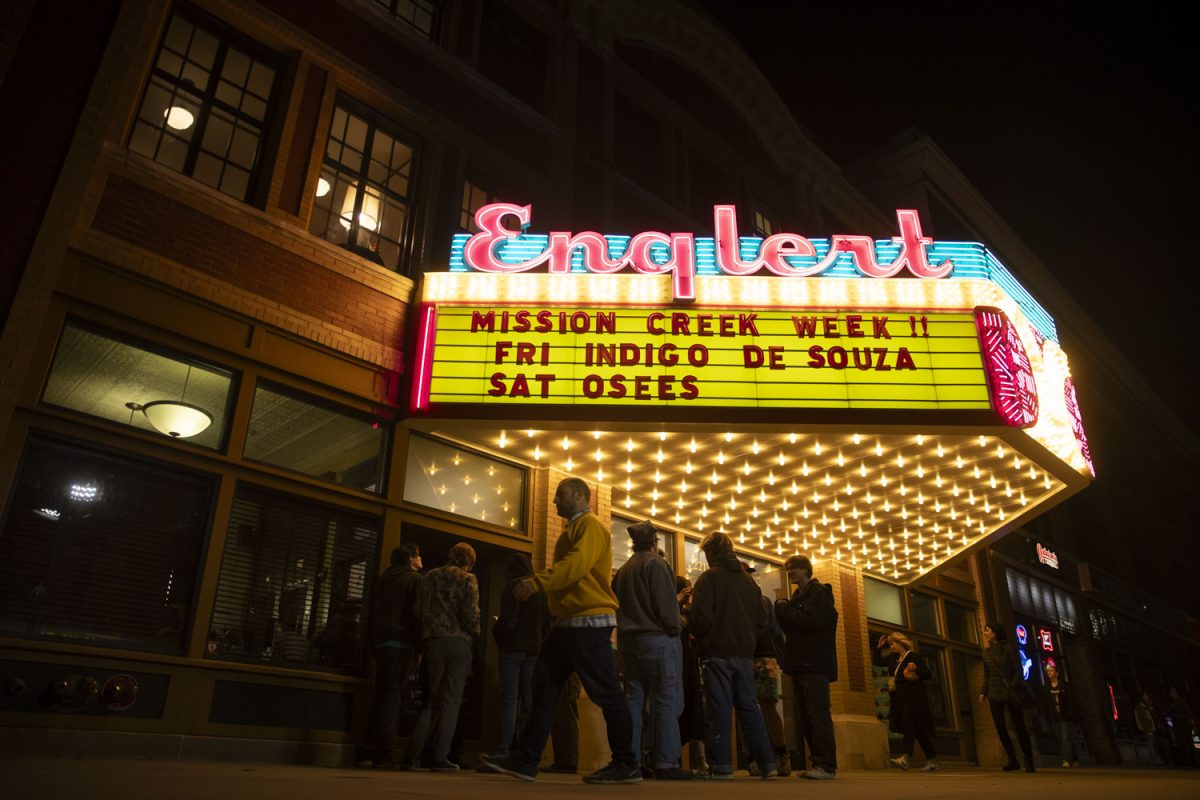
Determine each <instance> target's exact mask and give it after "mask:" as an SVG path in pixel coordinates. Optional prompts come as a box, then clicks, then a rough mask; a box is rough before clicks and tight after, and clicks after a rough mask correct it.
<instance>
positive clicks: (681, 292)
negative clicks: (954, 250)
mask: <svg viewBox="0 0 1200 800" xmlns="http://www.w3.org/2000/svg"><path fill="white" fill-rule="evenodd" d="M532 213H533V207H532V206H529V205H523V206H521V205H516V204H513V203H491V204H489V205H485V206H482V207H481V208H480V209H479V210H478V211H476V212H475V224H476V226H478V228H479V233H476V234H475V235H474V236H472V237H471V238H470V239H468V240H467V243H466V246H465V247H464V249H463V261H464V262H465V263H466V265H467V266H469V267H472V268H474V269H476V270H479V271H480V272H501V273H505V272H525V271H527V270H531V269H534V268H535V267H539V266H542V265H545V266H546V268H547V270H548V271H549V272H550V273H567V272H570V271H571V260H572V254H573V253H574V252H575V251H576V250H579V251H582V254H583V265H584V267H585V268H586V269H587V271H589V272H595V273H611V272H619V271H621V270H623V269H626V268H630V269H632V270H633V271H634V272H639V273H643V274H647V275H659V274H664V273H671V276H672V288H673V292H674V297H675V299H676V300H682V301H687V302H691V301H694V300H695V299H696V280H695V279H696V271H697V270H696V245H697V240H696V237H695V235H694V234H691V233H670V234H667V233H662V232H659V231H644V232H642V233H639V234H636V235H635V236H633V237H631V238H630V239H629V241H628V243H627V244H626V246H625V248H624V250H623V251H622V252H621V253H620V254H614V253H613V252H612V247H611V243H610V241H609V239H608V238H607V237H605V236H602V235H601V234H599V233H596V232H594V231H583V232H581V233H570V232H569V231H551V232H550V234H549V235H548V236H547V237H546V239H547V241H546V246H545V247H544V248H543V249H542V250H541V252H537V253H531V254H530V257H529V258H524V259H520V260H515V261H514V260H508V259H502V258H500V256H499V255H498V254H497V246H499V245H502V244H504V243H506V242H512V241H514V240H516V239H518V238H519V237H521V235H522V231H523V230H524V229H525V228H526V227H528V226H529V223H530V220H531V218H532ZM506 217H515V218H516V221H517V222H518V223H520V226H521V228H520V230H512V229H510V228H507V227H505V224H504V223H505V218H506ZM896 220H897V222H898V223H899V228H900V235H899V236H894V237H892V241H893V242H894V243H895V244H896V245H899V251H898V252H897V254H896V256H895V258H893V259H892V260H891V261H890V262H887V263H880V262H879V260H878V259H877V257H876V249H875V242H874V240H873V239H872V238H871V237H869V236H863V235H858V234H838V235H836V236H834V237H832V239H831V240H830V242H829V247H828V250H827V251H826V252H825V253H824V255H823V256H821V257H819V258H818V252H817V248H816V247H815V246H814V244H813V242H812V241H811V240H809V239H808V238H806V237H804V236H800V235H799V234H795V233H776V234H773V235H771V236H768V237H766V238H765V239H764V240H763V242H762V246H761V248H760V249H759V251H758V254H757V256H755V257H753V258H744V257H743V256H742V255H741V253H740V252H739V241H740V240H739V238H738V230H737V209H736V208H735V207H734V206H731V205H719V206H713V228H714V230H715V232H716V236H715V244H714V248H715V253H714V256H715V261H716V265H717V269H718V270H719V271H720V272H723V273H725V274H726V275H753V274H754V273H756V272H759V271H760V270H762V269H764V268H765V269H766V270H767V271H769V272H771V273H773V274H775V275H779V276H781V277H791V278H804V277H811V276H815V275H820V274H821V273H822V272H824V271H826V270H827V269H829V268H830V267H832V266H833V265H834V263H835V262H836V261H837V259H838V256H839V255H840V254H842V253H849V254H851V256H852V257H853V259H854V261H855V264H856V266H857V268H858V271H859V273H860V274H862V275H863V276H864V277H868V278H890V277H893V276H895V275H899V274H900V273H901V272H903V271H904V270H907V271H908V272H909V273H910V274H912V275H913V276H915V277H917V278H926V279H938V278H945V277H947V276H949V275H950V273H951V272H952V270H953V269H954V263H953V262H952V261H951V260H950V259H945V260H944V261H942V262H941V263H939V264H937V265H933V264H930V263H929V259H928V257H927V255H926V252H925V248H926V246H927V245H932V244H933V239H932V238H930V237H928V236H924V235H923V234H922V232H921V220H920V218H919V217H918V216H917V212H916V211H913V210H909V209H897V211H896ZM814 259H815V261H814ZM798 262H799V263H798ZM809 262H811V263H809Z"/></svg>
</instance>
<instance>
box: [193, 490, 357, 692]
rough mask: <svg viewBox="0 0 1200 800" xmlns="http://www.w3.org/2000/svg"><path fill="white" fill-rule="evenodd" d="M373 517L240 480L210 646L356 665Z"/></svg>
mask: <svg viewBox="0 0 1200 800" xmlns="http://www.w3.org/2000/svg"><path fill="white" fill-rule="evenodd" d="M378 540H379V520H378V519H377V518H374V517H367V516H361V515H357V514H352V513H350V512H347V511H344V510H341V509H334V508H328V507H325V506H321V505H317V504H315V503H308V502H305V501H302V500H299V499H297V498H293V497H286V496H283V495H275V494H269V493H267V492H263V491H259V490H256V489H251V488H247V487H242V488H240V489H239V490H238V493H237V496H236V497H235V498H234V500H233V510H232V512H231V514H230V518H229V535H228V536H227V537H226V540H225V551H224V555H223V556H222V559H221V574H220V577H219V578H218V580H217V594H216V600H215V602H214V605H213V615H212V622H211V624H210V625H209V633H208V655H209V656H210V657H212V658H219V659H228V660H233V661H250V662H255V663H270V664H275V665H278V666H284V667H314V668H319V669H327V670H333V671H338V672H354V671H357V669H358V667H359V666H360V665H361V663H362V656H363V653H364V652H365V646H366V642H365V638H366V621H367V619H368V616H369V614H370V608H369V607H368V602H367V601H368V599H369V598H370V584H371V581H372V579H373V576H374V575H375V572H376V563H375V562H376V551H377V550H378Z"/></svg>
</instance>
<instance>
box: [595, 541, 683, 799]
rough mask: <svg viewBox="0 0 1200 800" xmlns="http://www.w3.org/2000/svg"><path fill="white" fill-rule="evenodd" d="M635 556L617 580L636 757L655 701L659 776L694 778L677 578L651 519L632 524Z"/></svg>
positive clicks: (619, 627) (619, 636) (653, 713)
mask: <svg viewBox="0 0 1200 800" xmlns="http://www.w3.org/2000/svg"><path fill="white" fill-rule="evenodd" d="M629 538H630V539H631V540H633V555H632V556H631V557H630V559H629V560H628V561H626V562H625V563H624V564H622V565H621V568H620V569H619V570H617V574H616V575H615V576H614V577H613V591H614V592H615V593H616V595H617V603H618V606H617V650H618V651H619V652H620V654H621V661H622V663H623V664H624V666H625V697H626V699H628V701H629V713H630V715H631V716H632V717H633V723H634V724H633V744H632V749H633V752H634V753H641V751H642V748H641V744H642V736H641V726H640V725H639V724H638V722H639V721H640V720H641V718H642V708H643V707H644V705H645V704H646V702H647V699H648V700H649V703H650V709H651V711H650V714H651V720H652V724H653V729H654V777H655V778H657V779H658V780H690V779H691V778H692V772H691V770H685V769H680V766H679V764H680V758H681V750H682V747H681V745H680V741H679V715H680V714H681V713H682V712H683V680H682V678H683V676H682V671H683V650H682V646H681V643H680V641H679V631H680V625H679V601H678V600H677V599H676V597H675V574H674V572H673V571H672V570H671V567H670V565H669V564H667V562H666V559H664V558H663V557H662V556H660V555H658V553H657V551H656V550H655V545H656V544H657V542H658V530H657V529H656V528H655V527H654V525H653V523H651V522H650V521H649V520H646V521H645V522H639V523H638V524H636V525H631V526H629Z"/></svg>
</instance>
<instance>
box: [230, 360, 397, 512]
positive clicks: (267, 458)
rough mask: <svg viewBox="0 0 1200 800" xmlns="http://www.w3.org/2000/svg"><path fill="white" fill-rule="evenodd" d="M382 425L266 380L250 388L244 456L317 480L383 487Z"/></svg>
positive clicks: (366, 487)
mask: <svg viewBox="0 0 1200 800" xmlns="http://www.w3.org/2000/svg"><path fill="white" fill-rule="evenodd" d="M386 444H387V437H386V435H385V427H384V426H383V425H382V424H380V423H379V422H378V421H377V420H375V419H372V418H370V417H369V416H367V415H365V414H358V413H354V412H352V411H349V410H348V409H335V408H332V407H330V406H328V405H326V404H323V403H321V402H320V401H318V400H316V398H307V397H302V396H300V395H299V393H294V392H292V391H289V390H285V389H283V388H282V387H279V386H276V385H274V384H271V383H267V382H265V381H260V382H259V384H258V386H256V387H255V389H254V409H253V410H252V411H251V413H250V431H249V433H248V434H247V436H246V449H245V456H246V458H251V459H254V460H255V461H263V462H265V463H267V464H274V465H275V466H277V467H283V468H284V469H290V470H295V471H296V472H301V473H304V474H305V475H311V476H313V477H315V478H320V479H322V480H327V481H331V482H333V483H338V484H341V485H343V486H350V487H353V488H355V489H362V490H364V491H368V492H376V493H378V492H380V491H382V487H381V485H380V484H381V480H382V477H383V456H384V450H385V446H386Z"/></svg>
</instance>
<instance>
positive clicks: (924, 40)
mask: <svg viewBox="0 0 1200 800" xmlns="http://www.w3.org/2000/svg"><path fill="white" fill-rule="evenodd" d="M702 5H703V6H704V7H705V8H706V9H707V10H708V11H709V13H710V14H712V15H713V16H715V17H717V18H718V19H719V20H720V21H721V22H722V23H723V24H724V25H725V26H726V27H727V28H728V29H729V30H730V31H731V32H732V33H733V34H734V36H736V37H737V38H738V39H739V40H740V41H741V42H742V44H743V46H744V47H745V49H746V50H747V51H748V52H749V53H750V55H751V57H752V58H753V59H754V60H755V61H756V63H758V65H759V66H760V67H761V68H762V70H763V72H764V73H765V74H766V76H767V77H768V79H770V80H771V82H772V83H773V84H774V85H775V87H776V89H777V90H778V92H779V94H780V96H781V97H782V98H783V100H784V101H785V102H786V103H787V104H788V105H789V106H790V107H791V108H792V110H793V112H794V114H795V116H796V118H797V119H798V120H799V122H800V123H801V124H802V125H804V126H805V127H806V128H808V129H809V130H810V131H811V132H812V134H813V137H814V138H815V140H816V143H817V144H818V146H820V147H821V148H822V149H823V150H824V151H825V152H826V153H827V154H829V155H830V157H832V158H833V159H834V160H835V161H836V162H837V163H839V164H843V165H846V164H849V163H851V162H853V161H854V160H856V159H857V158H859V157H861V156H863V155H866V154H868V153H870V152H871V151H873V150H875V149H877V148H878V147H880V146H882V145H884V144H886V143H887V142H889V141H890V140H891V139H892V138H893V137H894V136H895V135H896V134H897V133H900V132H902V131H904V130H906V129H908V128H911V127H915V128H917V129H918V130H920V131H921V132H922V133H924V134H926V135H928V136H930V137H931V138H932V139H933V140H934V141H935V142H937V144H938V145H939V146H940V147H941V148H942V149H943V150H944V151H945V152H946V154H947V155H948V156H949V157H950V158H951V160H953V161H954V162H955V163H956V164H957V165H958V167H959V168H960V169H961V170H962V171H963V173H965V174H966V176H967V178H968V179H969V180H970V181H971V182H972V183H974V184H975V186H976V187H977V188H978V189H979V190H980V192H981V193H982V194H983V195H984V197H986V198H987V200H988V201H989V202H990V203H991V204H992V206H993V207H995V208H996V210H997V211H998V212H999V213H1000V214H1001V216H1002V217H1003V218H1004V219H1005V220H1006V221H1007V222H1008V223H1009V225H1010V226H1011V227H1012V228H1013V229H1014V230H1015V231H1016V232H1017V233H1018V234H1019V235H1020V236H1021V237H1022V238H1023V239H1024V240H1025V242H1026V243H1027V244H1028V245H1029V246H1030V247H1031V248H1032V249H1033V251H1034V252H1035V253H1036V254H1037V255H1038V256H1039V257H1040V258H1041V260H1042V262H1043V263H1044V264H1045V265H1046V266H1047V267H1048V268H1049V269H1050V271H1051V272H1053V273H1054V274H1055V276H1056V277H1057V278H1058V280H1059V281H1060V282H1061V283H1062V284H1064V285H1065V286H1066V287H1067V288H1068V289H1069V290H1070V292H1071V293H1072V294H1073V295H1074V297H1075V299H1076V300H1077V301H1078V302H1079V303H1080V305H1081V306H1083V307H1084V308H1085V309H1086V310H1088V311H1089V312H1090V314H1091V316H1092V318H1093V320H1094V321H1095V322H1097V323H1098V325H1099V326H1100V327H1101V328H1103V329H1104V330H1105V331H1106V332H1107V333H1108V336H1109V339H1110V340H1111V341H1112V342H1113V343H1114V344H1116V345H1117V346H1118V347H1119V348H1120V349H1121V350H1122V351H1123V352H1124V354H1125V355H1126V356H1127V357H1128V358H1129V359H1130V360H1131V361H1133V362H1134V364H1135V365H1136V366H1137V368H1138V369H1139V371H1140V372H1141V374H1142V375H1143V376H1144V377H1145V378H1146V380H1147V381H1148V382H1149V383H1150V384H1151V386H1153V387H1154V389H1155V390H1156V391H1157V393H1158V394H1159V395H1160V396H1161V397H1162V398H1163V400H1165V401H1166V402H1167V404H1168V405H1169V406H1170V407H1171V408H1172V409H1173V410H1174V411H1175V412H1176V414H1178V415H1179V417H1180V418H1181V419H1182V420H1183V421H1184V422H1185V423H1186V424H1187V425H1188V426H1189V427H1190V428H1191V430H1192V431H1193V432H1200V401H1197V392H1198V391H1200V380H1198V378H1197V376H1198V374H1200V369H1198V367H1197V361H1198V360H1200V353H1198V352H1197V347H1196V343H1195V342H1196V334H1195V333H1194V332H1193V328H1194V326H1195V320H1196V318H1197V316H1198V315H1197V314H1196V312H1195V310H1194V305H1195V303H1196V290H1197V288H1200V279H1198V278H1197V277H1196V274H1195V273H1196V270H1197V269H1198V268H1200V264H1198V263H1197V260H1198V259H1197V258H1196V249H1195V234H1196V232H1197V228H1198V227H1200V226H1197V224H1196V222H1195V221H1196V220H1197V219H1198V212H1200V204H1198V203H1197V200H1196V192H1195V185H1196V180H1197V177H1198V175H1197V172H1198V170H1197V155H1196V150H1197V147H1200V137H1198V136H1197V133H1198V129H1200V126H1198V125H1197V116H1198V112H1197V109H1196V99H1197V95H1198V94H1200V93H1198V92H1197V74H1200V73H1198V71H1197V70H1196V68H1195V66H1194V63H1193V62H1192V56H1191V55H1190V54H1191V53H1193V52H1194V50H1193V44H1192V41H1191V39H1192V33H1191V31H1190V26H1189V25H1188V24H1187V23H1185V22H1184V19H1183V17H1182V12H1181V11H1179V8H1181V7H1178V6H1174V5H1168V6H1156V5H1154V4H1137V5H1132V6H1128V7H1105V6H1097V5H1091V6H1082V5H1080V6H1078V7H1076V8H1062V7H1057V8H1045V7H1043V6H1042V5H1040V4H1039V5H1030V6H1028V7H1024V6H1011V5H1009V4H988V5H986V6H979V5H976V4H973V3H923V4H917V3H867V2H857V1H852V0H840V1H839V2H836V3H828V4H822V3H810V2H787V3H784V2H739V3H734V2H718V0H705V2H703V3H702ZM1116 8H1121V9H1122V10H1121V11H1120V12H1119V13H1113V12H1112V9H1116ZM1135 12H1136V13H1137V14H1139V15H1140V16H1138V17H1130V16H1125V14H1126V13H1135ZM867 109H869V113H865V112H866V110H867ZM801 232H802V231H801ZM1051 313H1053V309H1051ZM1067 355H1068V357H1069V356H1070V355H1071V354H1070V352H1069V351H1068V353H1067ZM1083 411H1084V420H1085V422H1086V419H1087V416H1086V415H1087V409H1086V408H1085V409H1083Z"/></svg>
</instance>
